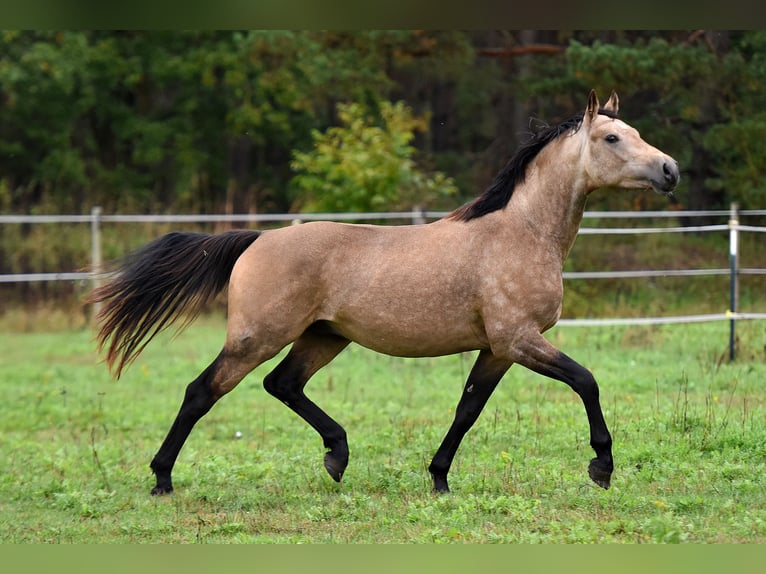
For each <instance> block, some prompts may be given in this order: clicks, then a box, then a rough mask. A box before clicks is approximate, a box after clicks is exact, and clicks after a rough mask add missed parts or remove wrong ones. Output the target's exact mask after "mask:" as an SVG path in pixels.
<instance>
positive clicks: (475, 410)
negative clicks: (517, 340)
mask: <svg viewBox="0 0 766 574" xmlns="http://www.w3.org/2000/svg"><path fill="white" fill-rule="evenodd" d="M509 367H510V362H506V361H502V360H499V359H497V358H496V357H494V356H493V355H492V354H491V353H489V352H486V351H484V352H482V353H480V354H479V357H478V358H477V360H476V363H475V364H474V366H473V369H471V374H470V375H469V376H468V381H467V382H466V384H465V388H464V390H463V395H462V396H461V397H460V402H459V403H458V406H457V408H456V409H455V419H454V420H453V421H452V425H451V426H450V428H449V430H448V431H447V434H446V436H445V437H444V440H443V441H442V443H441V445H440V446H439V449H438V450H437V451H436V454H435V455H434V457H433V460H432V461H431V464H430V465H429V467H428V470H429V472H430V473H431V477H432V479H433V489H434V492H449V485H448V483H447V474H448V473H449V469H450V467H451V466H452V459H453V458H454V457H455V453H456V452H457V449H458V447H459V446H460V442H461V441H462V440H463V437H464V436H465V434H466V433H467V432H468V431H469V430H470V428H471V427H472V426H473V424H474V423H475V422H476V420H477V419H478V418H479V415H480V414H481V411H482V410H483V409H484V406H485V405H486V404H487V401H488V400H489V397H490V396H491V395H492V391H494V390H495V387H496V386H497V384H498V383H499V382H500V379H501V378H502V377H503V375H504V374H505V372H506V371H507V370H508V368H509Z"/></svg>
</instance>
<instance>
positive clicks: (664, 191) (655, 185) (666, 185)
mask: <svg viewBox="0 0 766 574" xmlns="http://www.w3.org/2000/svg"><path fill="white" fill-rule="evenodd" d="M649 183H650V184H651V188H652V189H653V190H654V191H655V192H656V193H659V194H660V195H664V196H667V197H672V195H673V192H674V191H675V190H676V188H677V187H678V180H677V179H675V180H673V181H668V180H663V181H657V180H656V179H651V180H649Z"/></svg>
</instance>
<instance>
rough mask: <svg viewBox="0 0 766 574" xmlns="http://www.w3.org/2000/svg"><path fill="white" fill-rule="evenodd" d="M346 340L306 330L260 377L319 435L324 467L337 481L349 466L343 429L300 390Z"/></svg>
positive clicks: (275, 394)
mask: <svg viewBox="0 0 766 574" xmlns="http://www.w3.org/2000/svg"><path fill="white" fill-rule="evenodd" d="M347 345H348V340H346V339H343V338H340V337H335V336H327V335H325V336H321V335H319V334H316V333H311V332H306V333H304V334H303V335H302V336H301V338H299V339H298V340H297V341H296V342H295V344H294V345H293V348H292V349H291V350H290V352H289V353H288V354H287V356H286V357H285V358H284V359H283V360H282V362H281V363H279V365H277V367H276V368H275V369H274V370H273V371H272V372H271V373H269V374H268V375H267V376H266V378H265V379H264V380H263V386H264V388H265V389H266V391H267V392H268V393H269V394H271V395H273V396H274V397H276V398H277V399H279V400H280V401H282V402H283V403H284V404H285V405H287V406H288V407H289V408H290V409H291V410H292V411H293V412H295V413H296V414H297V415H298V416H300V417H301V418H302V419H303V420H305V421H306V422H307V423H308V424H309V425H311V427H312V428H313V429H314V430H315V431H317V433H319V436H321V437H322V443H323V444H324V446H325V448H326V449H327V452H326V453H325V456H324V467H325V470H326V471H327V473H328V474H329V475H330V476H331V477H332V478H333V480H335V481H337V482H340V480H341V479H342V478H343V473H344V471H345V470H346V466H348V441H347V438H346V431H345V430H344V429H343V427H342V426H341V425H340V424H338V423H337V422H336V421H335V420H333V419H332V417H330V416H329V415H328V414H327V413H326V412H324V411H323V410H322V409H321V408H319V407H318V406H317V405H316V404H315V403H314V402H313V401H311V400H310V399H309V398H308V397H307V396H306V395H305V393H304V392H303V389H304V387H305V386H306V383H307V382H308V380H309V379H310V378H311V376H312V375H313V374H314V373H315V372H316V371H317V370H318V369H319V368H320V367H322V366H323V365H325V364H327V363H328V362H329V361H330V360H331V359H332V358H333V357H335V356H336V355H337V354H338V353H339V352H340V351H341V350H342V349H343V348H345V347H346V346H347Z"/></svg>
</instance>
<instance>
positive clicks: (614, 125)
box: [88, 92, 679, 494]
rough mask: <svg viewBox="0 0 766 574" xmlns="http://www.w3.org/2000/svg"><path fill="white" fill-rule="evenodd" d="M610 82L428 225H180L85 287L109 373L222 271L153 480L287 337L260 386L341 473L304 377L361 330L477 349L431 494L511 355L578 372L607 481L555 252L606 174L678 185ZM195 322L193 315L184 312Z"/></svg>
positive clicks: (429, 351)
mask: <svg viewBox="0 0 766 574" xmlns="http://www.w3.org/2000/svg"><path fill="white" fill-rule="evenodd" d="M617 112H618V98H617V95H616V94H615V93H614V92H612V94H611V96H610V97H609V100H608V101H607V102H606V104H604V106H603V107H600V106H599V101H598V98H597V96H596V94H595V92H591V93H590V95H589V97H588V102H587V106H586V108H585V110H584V112H583V113H580V114H577V115H576V116H574V117H572V118H570V119H568V120H566V121H564V122H562V123H560V124H557V125H553V126H548V127H545V128H542V129H541V130H540V131H539V132H538V133H537V134H536V135H535V136H534V137H533V138H532V139H530V141H528V142H527V143H525V144H523V145H522V146H521V147H520V148H519V149H518V150H517V152H516V153H515V154H514V155H513V157H511V159H510V160H509V162H508V163H507V165H506V166H505V167H504V168H503V169H502V170H501V171H500V172H499V173H498V175H497V176H496V178H495V180H494V182H493V183H492V184H491V185H490V186H489V187H488V188H487V189H486V190H485V191H484V192H483V193H482V194H481V195H480V196H478V197H476V198H475V199H474V200H472V201H470V202H469V203H467V204H465V205H463V206H462V207H460V208H458V209H457V210H455V211H454V212H452V213H450V214H449V215H447V216H446V217H444V218H442V219H440V220H438V221H434V222H431V223H426V224H422V225H405V226H375V225H360V224H343V223H334V222H326V221H325V222H313V223H306V224H303V225H297V226H289V227H284V228H280V229H275V230H267V231H262V232H261V231H256V230H232V231H228V232H224V233H220V234H202V233H188V232H173V233H169V234H167V235H164V236H162V237H160V238H159V239H156V240H154V241H153V242H151V243H149V244H147V245H146V246H144V247H143V248H141V249H139V250H138V251H137V252H136V253H134V254H132V255H129V256H127V257H126V258H125V260H124V261H123V262H122V264H121V266H120V267H119V268H118V269H117V270H116V271H115V273H114V275H113V276H112V278H111V279H110V280H109V281H108V282H107V283H105V284H104V285H103V286H101V287H99V288H96V289H95V290H94V291H92V292H91V294H90V295H89V298H88V300H89V301H90V302H94V303H95V302H100V303H102V304H103V305H102V309H101V312H100V315H99V319H100V321H101V325H100V329H99V332H98V335H97V339H98V343H99V348H100V349H102V350H103V348H104V347H106V348H107V350H106V360H107V363H108V365H109V368H110V369H111V370H112V371H113V373H114V375H115V376H117V377H119V375H120V373H121V372H122V370H123V369H124V368H125V367H126V366H127V365H129V364H130V363H131V361H133V360H134V359H135V358H136V356H137V355H138V354H139V353H140V352H141V351H142V350H143V348H144V347H145V346H146V344H147V343H148V342H149V341H150V340H151V339H152V338H153V337H154V336H155V335H156V334H157V333H158V332H160V331H161V330H163V329H165V328H166V327H168V326H169V325H171V324H172V323H173V322H174V321H175V320H176V319H178V318H180V317H182V316H183V317H186V320H187V321H190V320H191V319H192V318H193V317H194V316H195V315H196V314H197V313H198V312H199V311H200V310H201V309H202V308H203V306H204V305H205V303H206V302H207V301H209V300H210V299H211V298H212V297H214V296H215V295H216V294H218V293H219V292H221V291H222V290H223V289H224V287H226V285H227V284H228V322H227V334H226V341H225V344H224V346H223V348H222V350H221V351H220V353H219V354H218V356H217V357H216V358H215V360H213V362H212V363H211V364H210V365H209V366H208V367H207V368H206V369H205V370H204V371H203V372H202V373H201V374H200V375H199V376H198V377H197V378H196V379H195V380H194V381H193V382H192V383H190V384H189V385H188V386H187V388H186V393H185V395H184V398H183V402H182V404H181V408H180V411H179V412H178V415H177V416H176V418H175V421H174V422H173V424H172V426H171V428H170V431H169V433H168V434H167V437H166V438H165V440H164V442H163V443H162V445H161V446H160V449H159V451H158V452H157V454H156V456H155V457H154V459H153V460H152V462H151V468H152V471H153V472H154V474H155V477H156V486H154V488H153V489H152V494H163V493H169V492H172V490H173V483H172V479H171V472H172V469H173V465H174V464H175V461H176V458H177V457H178V454H179V452H180V450H181V448H182V446H183V444H184V442H185V441H186V439H187V438H188V436H189V433H190V432H191V430H192V427H193V426H194V425H195V423H197V421H198V420H199V419H200V418H201V417H203V416H204V415H205V413H207V412H208V411H209V410H210V408H211V407H212V406H213V405H214V404H215V403H216V401H218V399H220V398H221V397H222V396H223V395H225V394H226V393H228V392H230V391H231V390H232V389H234V387H236V386H237V384H238V383H239V382H240V381H241V380H242V379H243V378H244V377H245V376H246V375H247V374H248V373H250V372H251V371H252V370H253V369H254V368H255V367H257V366H258V365H260V364H261V363H263V362H264V361H266V360H268V359H271V358H272V357H274V356H275V355H277V354H278V353H279V352H280V351H281V350H282V349H284V348H285V347H286V346H287V345H290V344H291V343H292V347H291V348H290V350H289V352H288V353H287V354H286V355H285V357H284V358H283V359H282V361H281V362H279V364H278V365H277V366H276V368H275V369H274V370H273V371H271V372H270V373H269V374H268V375H267V376H266V377H265V379H264V381H263V385H264V387H265V389H266V390H267V391H268V392H269V393H270V394H271V395H273V396H274V397H276V398H277V399H279V400H280V401H282V402H283V403H284V404H285V405H287V406H288V407H289V408H290V409H292V410H293V411H295V412H296V413H297V414H298V415H300V416H301V417H302V418H303V419H304V420H305V421H306V422H307V423H308V424H309V425H311V426H312V427H313V428H314V429H315V430H316V431H317V433H319V435H320V436H321V437H322V441H323V443H324V446H325V448H326V449H327V450H326V453H325V457H324V466H325V468H326V470H327V472H328V473H329V474H330V476H331V477H332V478H333V479H334V480H336V481H340V480H341V478H342V476H343V473H344V471H345V470H346V466H347V464H348V456H349V451H348V443H347V440H346V431H345V430H344V429H343V427H342V426H341V425H340V424H338V423H337V422H336V421H335V420H333V419H332V418H331V417H330V416H329V415H328V414H327V413H325V412H324V411H323V410H322V409H321V408H320V407H319V406H317V405H316V404H315V403H314V402H312V401H311V399H309V398H308V397H307V396H306V395H305V394H304V388H305V386H306V383H307V382H308V380H309V379H310V378H311V376H312V375H313V374H314V373H316V372H317V371H318V370H319V369H320V368H322V367H323V366H324V365H326V364H327V363H329V362H330V361H331V360H332V359H333V358H334V357H335V356H336V355H338V353H340V352H341V351H342V350H343V349H344V348H345V347H346V346H347V345H348V344H349V343H351V342H352V341H353V342H355V343H358V344H360V345H363V346H365V347H368V348H369V349H372V350H374V351H377V352H380V353H385V354H388V355H394V356H400V357H433V356H441V355H449V354H453V353H460V352H463V351H478V356H477V358H476V362H475V364H474V365H473V368H472V369H471V372H470V374H469V376H468V380H467V382H466V383H465V387H464V389H463V392H462V396H461V397H460V400H459V403H458V406H457V409H456V410H455V416H454V420H453V422H452V425H451V426H450V428H449V430H448V431H447V434H446V436H445V437H444V440H443V441H442V443H441V445H440V446H439V448H438V449H437V451H436V453H435V455H434V457H433V459H432V461H431V464H430V466H429V471H430V473H431V476H432V478H433V488H434V490H435V491H437V492H446V491H448V490H449V487H448V484H447V474H448V472H449V469H450V466H451V464H452V460H453V458H454V456H455V453H456V451H457V449H458V446H459V445H460V442H461V440H462V439H463V436H464V435H465V434H466V432H468V430H469V429H470V428H471V426H472V425H473V424H474V422H475V421H476V419H477V418H478V416H479V414H480V413H481V411H482V409H483V408H484V406H485V404H486V403H487V400H488V399H489V397H490V395H491V394H492V391H493V390H494V389H495V387H496V386H497V384H498V382H499V381H500V379H501V378H502V377H503V375H504V374H505V373H506V371H507V370H508V369H509V368H510V367H511V365H512V364H514V363H518V364H520V365H523V366H524V367H527V368H528V369H531V370H532V371H535V372H537V373H540V374H542V375H545V376H547V377H550V378H552V379H556V380H559V381H562V382H564V383H566V384H567V385H569V386H570V387H571V388H572V390H574V392H576V393H577V394H578V395H579V396H580V398H581V399H582V402H583V404H584V406H585V412H586V414H587V417H588V423H589V426H590V444H591V447H592V448H593V450H594V451H595V454H596V456H595V458H593V459H592V460H591V461H590V464H589V467H588V473H589V476H590V478H591V479H592V480H593V481H594V482H595V483H596V484H598V485H599V486H601V487H603V488H609V485H610V480H611V476H612V471H613V468H614V464H613V459H612V439H611V436H610V434H609V430H608V429H607V425H606V422H605V421H604V416H603V414H602V411H601V406H600V404H599V389H598V385H597V383H596V381H595V379H594V377H593V375H592V374H591V373H590V372H589V371H588V370H587V369H586V368H584V367H583V366H581V365H579V364H578V363H577V362H575V361H574V360H573V359H571V358H569V357H568V356H567V355H565V354H564V353H562V352H561V351H559V350H558V349H556V348H555V347H554V346H553V345H552V344H551V343H550V342H548V341H547V340H546V339H545V338H544V337H543V333H544V332H545V331H546V330H547V329H550V328H551V327H552V326H553V325H555V324H556V322H557V321H558V319H559V316H560V314H561V303H562V296H563V285H562V267H563V264H564V261H565V259H566V257H567V255H568V253H569V251H570V249H571V247H572V245H573V243H574V241H575V237H576V235H577V231H578V228H579V225H580V221H581V219H582V216H583V211H584V209H585V202H586V199H587V197H588V195H589V194H590V193H591V192H592V191H594V190H596V189H598V188H602V187H614V188H654V190H656V191H658V192H660V193H664V194H670V193H672V191H673V190H674V189H675V187H676V186H677V184H678V181H679V171H678V166H677V164H676V161H675V160H674V159H673V158H671V157H670V156H668V155H666V154H664V153H663V152H661V151H659V150H658V149H656V148H655V147H652V146H651V145H649V144H648V143H646V142H644V141H643V140H642V139H641V137H640V136H639V134H638V132H637V131H636V130H635V129H634V128H632V127H631V126H629V125H628V124H626V123H625V122H624V121H622V120H621V119H619V118H618V116H617ZM184 326H185V324H184Z"/></svg>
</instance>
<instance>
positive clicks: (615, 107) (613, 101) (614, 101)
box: [604, 90, 620, 115]
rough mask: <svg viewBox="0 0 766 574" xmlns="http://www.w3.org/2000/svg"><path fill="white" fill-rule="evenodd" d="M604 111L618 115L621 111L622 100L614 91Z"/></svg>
mask: <svg viewBox="0 0 766 574" xmlns="http://www.w3.org/2000/svg"><path fill="white" fill-rule="evenodd" d="M604 109H605V110H609V111H610V112H612V113H613V114H614V115H617V112H618V111H619V109H620V98H618V97H617V92H615V91H614V90H612V95H610V96H609V99H608V100H607V101H606V103H605V104H604Z"/></svg>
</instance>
